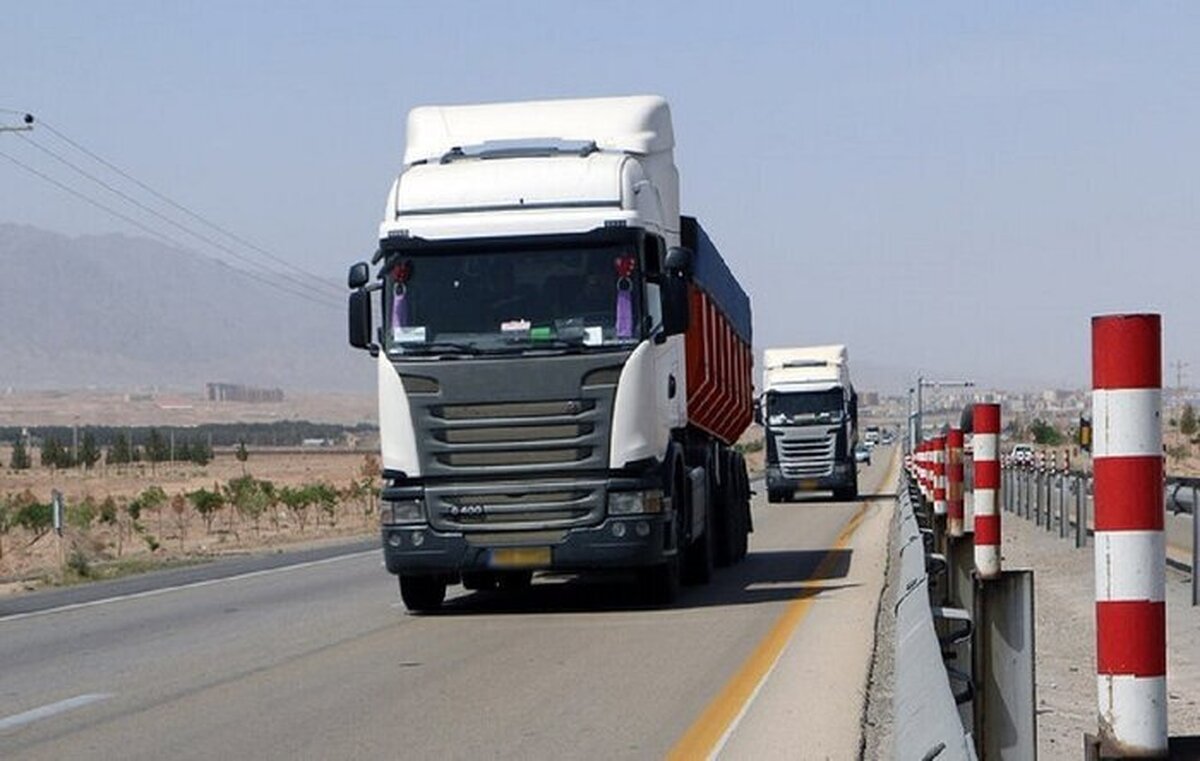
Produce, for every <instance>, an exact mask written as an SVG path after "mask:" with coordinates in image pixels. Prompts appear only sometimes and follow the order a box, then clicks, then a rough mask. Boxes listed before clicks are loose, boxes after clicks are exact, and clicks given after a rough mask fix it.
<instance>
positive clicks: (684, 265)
mask: <svg viewBox="0 0 1200 761" xmlns="http://www.w3.org/2000/svg"><path fill="white" fill-rule="evenodd" d="M664 265H665V267H666V270H667V274H671V275H676V274H677V275H682V276H683V277H690V276H691V274H692V250H691V249H690V248H680V247H678V246H676V247H675V248H672V249H670V250H669V251H667V261H666V262H665V263H664Z"/></svg>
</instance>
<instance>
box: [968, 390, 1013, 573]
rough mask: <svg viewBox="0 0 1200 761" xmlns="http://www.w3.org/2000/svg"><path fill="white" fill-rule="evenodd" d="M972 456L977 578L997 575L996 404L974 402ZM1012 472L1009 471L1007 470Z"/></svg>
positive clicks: (998, 484)
mask: <svg viewBox="0 0 1200 761" xmlns="http://www.w3.org/2000/svg"><path fill="white" fill-rule="evenodd" d="M972 416H973V419H972V428H973V429H974V431H975V435H974V437H973V438H972V448H973V449H974V453H975V454H974V457H975V483H974V484H973V485H972V490H973V495H974V496H973V497H972V500H973V502H974V506H975V569H976V570H977V571H978V572H979V578H981V579H994V578H996V577H997V576H999V575H1000V510H999V509H998V505H999V504H1000V500H999V499H997V497H1003V496H1004V494H1003V492H1002V491H1001V489H1000V460H999V454H1000V405H999V404H976V405H975V409H974V412H973V413H972ZM1009 472H1010V473H1011V472H1012V471H1011V470H1010V471H1009Z"/></svg>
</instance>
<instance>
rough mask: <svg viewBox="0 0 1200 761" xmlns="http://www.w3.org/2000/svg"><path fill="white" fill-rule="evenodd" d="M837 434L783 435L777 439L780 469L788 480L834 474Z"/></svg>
mask: <svg viewBox="0 0 1200 761" xmlns="http://www.w3.org/2000/svg"><path fill="white" fill-rule="evenodd" d="M836 444H837V436H836V434H835V433H821V434H820V435H812V434H808V435H801V434H795V433H782V434H779V435H778V436H776V438H775V449H776V451H777V452H778V454H779V468H780V470H781V471H783V475H784V476H785V477H786V478H822V477H825V476H829V475H832V474H833V451H834V447H835V446H836Z"/></svg>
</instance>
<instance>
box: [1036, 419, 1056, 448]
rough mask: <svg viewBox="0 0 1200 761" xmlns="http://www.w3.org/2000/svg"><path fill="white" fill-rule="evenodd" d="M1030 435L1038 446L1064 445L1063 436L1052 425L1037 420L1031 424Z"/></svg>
mask: <svg viewBox="0 0 1200 761" xmlns="http://www.w3.org/2000/svg"><path fill="white" fill-rule="evenodd" d="M1029 433H1030V434H1031V435H1032V436H1033V440H1034V442H1035V443H1037V444H1043V445H1045V446H1051V447H1056V446H1058V445H1060V444H1062V443H1063V435H1062V434H1061V433H1059V431H1058V429H1057V428H1055V427H1054V426H1053V425H1051V424H1050V423H1048V422H1046V421H1045V420H1042V419H1041V418H1036V419H1034V421H1033V422H1032V423H1030V424H1029Z"/></svg>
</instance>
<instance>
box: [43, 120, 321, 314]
mask: <svg viewBox="0 0 1200 761" xmlns="http://www.w3.org/2000/svg"><path fill="white" fill-rule="evenodd" d="M38 124H39V126H41V128H42V129H44V130H46V131H47V132H49V133H50V134H52V135H54V136H55V137H57V138H58V139H59V140H62V141H63V142H64V143H66V144H67V145H69V146H71V147H72V148H74V149H75V150H77V151H79V152H80V153H82V154H84V155H85V156H87V157H88V158H90V159H92V160H93V161H95V162H96V163H98V164H101V165H102V166H104V167H106V168H107V169H109V170H111V171H113V172H115V173H116V174H118V175H120V176H121V177H124V178H125V179H126V180H128V181H129V182H132V183H133V184H134V185H137V186H138V187H139V188H141V189H142V190H144V191H145V192H147V193H149V194H150V195H152V196H154V197H155V198H157V199H158V200H159V201H162V202H163V203H165V204H167V205H169V206H171V207H172V208H174V209H176V210H177V211H180V212H182V213H184V214H186V215H188V216H189V217H191V218H192V219H194V220H196V221H197V222H200V223H201V224H203V225H205V226H206V227H208V228H210V229H212V230H215V231H217V232H219V233H221V234H222V235H225V236H226V237H228V238H229V239H231V240H234V241H236V242H238V243H240V244H241V245H243V246H245V247H246V248H249V249H250V250H252V251H255V252H257V253H259V254H261V255H262V256H265V257H267V258H268V259H270V260H271V261H273V262H275V263H277V264H280V265H283V266H285V267H289V268H291V269H293V270H294V271H296V272H299V273H301V274H304V275H307V276H308V277H309V278H311V279H312V280H314V281H315V282H317V283H320V284H321V286H322V287H324V288H328V289H333V290H335V291H337V292H338V293H339V295H340V293H341V289H340V288H338V286H336V285H335V284H333V283H330V282H329V281H327V280H324V279H323V278H321V277H320V276H319V275H316V274H314V273H311V272H307V271H305V270H303V269H300V268H297V267H295V266H294V265H293V264H291V263H290V262H288V261H287V260H285V259H283V258H281V257H279V256H276V255H275V254H273V253H271V252H270V251H268V250H267V249H265V248H263V247H261V246H259V245H257V244H255V243H253V242H251V241H249V240H247V239H245V238H243V237H242V236H240V235H238V234H236V233H234V232H232V231H230V230H228V229H227V228H224V227H222V226H221V225H218V224H217V223H216V222H213V221H211V220H210V219H208V218H207V217H205V216H203V215H201V214H199V213H198V212H195V211H192V210H191V209H189V208H188V207H186V206H184V205H183V204H181V203H179V202H177V201H175V200H173V199H172V198H170V197H169V196H167V195H166V194H164V193H161V192H159V191H158V190H155V189H154V188H153V187H151V186H150V185H148V184H146V183H145V182H142V181H141V180H139V179H138V178H136V177H134V176H133V175H131V174H130V173H129V172H126V171H125V170H124V169H122V168H121V167H119V166H117V165H116V164H114V163H113V162H111V161H109V160H108V159H105V158H104V157H103V156H100V155H99V154H97V153H96V152H95V151H92V150H90V149H88V148H87V147H85V146H83V145H81V144H80V143H79V142H77V141H75V140H73V139H71V138H70V137H68V136H67V135H65V134H63V133H62V132H61V131H60V130H58V129H56V128H55V127H54V126H53V125H51V124H48V123H46V122H44V121H42V122H38Z"/></svg>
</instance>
